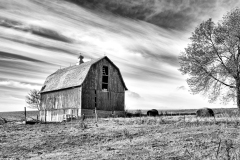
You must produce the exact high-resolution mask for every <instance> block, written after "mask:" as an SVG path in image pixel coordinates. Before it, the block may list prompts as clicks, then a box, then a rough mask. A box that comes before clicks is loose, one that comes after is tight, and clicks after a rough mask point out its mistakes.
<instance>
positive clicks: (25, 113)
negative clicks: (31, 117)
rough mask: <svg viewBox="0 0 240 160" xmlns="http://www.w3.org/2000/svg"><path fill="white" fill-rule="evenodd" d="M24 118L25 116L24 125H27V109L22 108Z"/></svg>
mask: <svg viewBox="0 0 240 160" xmlns="http://www.w3.org/2000/svg"><path fill="white" fill-rule="evenodd" d="M24 116H25V123H27V109H26V107H24Z"/></svg>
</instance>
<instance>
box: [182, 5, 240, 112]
mask: <svg viewBox="0 0 240 160" xmlns="http://www.w3.org/2000/svg"><path fill="white" fill-rule="evenodd" d="M190 40H191V44H189V45H188V47H187V48H185V51H184V52H182V53H181V55H180V56H179V60H180V61H179V62H180V69H179V70H180V71H181V72H182V74H187V75H188V77H189V78H188V79H187V83H188V85H189V87H190V89H191V92H192V93H194V94H196V93H202V94H205V95H207V96H208V97H209V101H210V102H213V101H216V100H217V99H220V100H222V101H223V102H224V103H227V102H229V101H231V100H234V101H237V106H238V109H239V111H240V9H235V10H233V11H231V12H229V13H227V14H226V15H225V16H224V17H223V19H222V20H221V21H219V23H218V24H215V23H214V22H213V21H212V19H209V20H207V21H204V22H202V23H201V24H200V25H199V26H198V27H196V29H195V31H194V32H193V33H192V36H191V37H190Z"/></svg>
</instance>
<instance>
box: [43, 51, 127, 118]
mask: <svg viewBox="0 0 240 160" xmlns="http://www.w3.org/2000/svg"><path fill="white" fill-rule="evenodd" d="M125 90H127V87H126V85H125V83H124V81H123V78H122V75H121V72H120V70H119V69H118V67H117V66H116V65H115V64H114V63H113V62H112V61H111V60H110V59H109V58H108V57H107V56H104V57H102V58H99V59H94V60H91V61H88V62H85V63H84V62H83V56H79V64H78V65H75V66H70V67H67V68H63V69H59V70H57V71H56V72H54V73H53V74H51V75H49V76H48V77H47V79H46V81H45V83H44V85H43V87H42V89H41V103H40V120H42V121H47V122H59V121H62V120H63V119H64V117H66V116H67V115H71V116H72V115H73V116H74V117H81V116H82V115H83V114H84V116H86V117H88V116H89V117H91V116H94V115H95V111H96V112H97V115H98V117H108V116H109V115H112V114H115V115H118V116H121V115H124V109H125V108H124V107H125V103H124V101H125Z"/></svg>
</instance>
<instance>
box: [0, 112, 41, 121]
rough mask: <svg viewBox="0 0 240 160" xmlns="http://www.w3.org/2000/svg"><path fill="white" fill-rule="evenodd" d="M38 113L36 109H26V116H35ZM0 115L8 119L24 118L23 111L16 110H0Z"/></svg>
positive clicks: (17, 119)
mask: <svg viewBox="0 0 240 160" xmlns="http://www.w3.org/2000/svg"><path fill="white" fill-rule="evenodd" d="M37 115H38V111H27V118H31V117H32V118H36V117H37ZM0 117H2V118H5V119H7V120H10V121H19V120H24V118H25V116H24V111H16V112H0Z"/></svg>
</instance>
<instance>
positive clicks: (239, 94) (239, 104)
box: [236, 80, 240, 114]
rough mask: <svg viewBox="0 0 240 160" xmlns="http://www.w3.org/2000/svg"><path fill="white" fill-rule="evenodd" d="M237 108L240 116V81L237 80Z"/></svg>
mask: <svg viewBox="0 0 240 160" xmlns="http://www.w3.org/2000/svg"><path fill="white" fill-rule="evenodd" d="M236 94H237V107H238V113H239V114H240V81H239V80H236Z"/></svg>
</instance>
